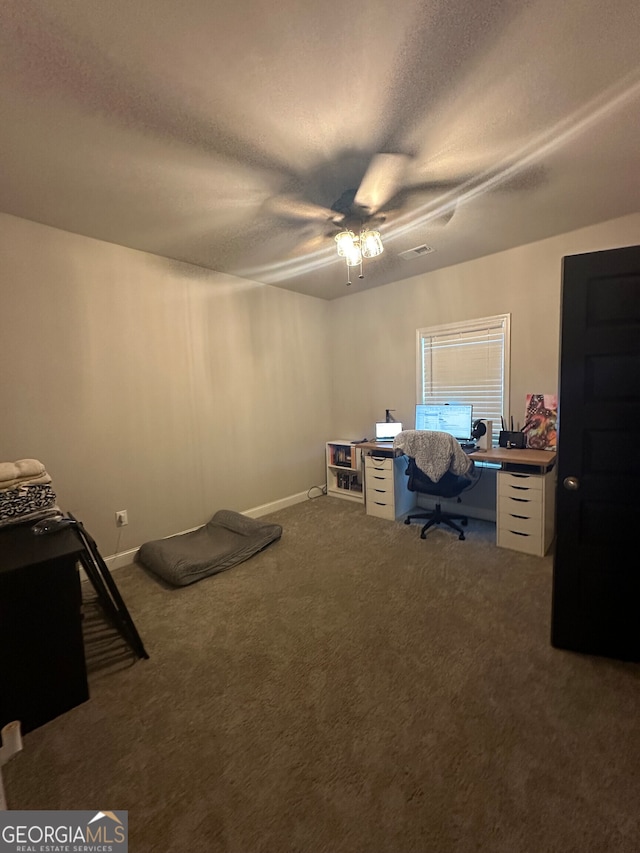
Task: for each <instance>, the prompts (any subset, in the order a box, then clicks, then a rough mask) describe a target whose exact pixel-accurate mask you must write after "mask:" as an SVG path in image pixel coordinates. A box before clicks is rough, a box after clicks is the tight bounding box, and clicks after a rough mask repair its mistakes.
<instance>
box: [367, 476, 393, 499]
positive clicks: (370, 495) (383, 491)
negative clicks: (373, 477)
mask: <svg viewBox="0 0 640 853" xmlns="http://www.w3.org/2000/svg"><path fill="white" fill-rule="evenodd" d="M394 491H395V490H394V485H393V480H380V482H376V483H375V485H372V484H371V483H370V482H368V481H367V500H372V501H385V502H386V503H390V504H393V503H394V499H395V494H394Z"/></svg>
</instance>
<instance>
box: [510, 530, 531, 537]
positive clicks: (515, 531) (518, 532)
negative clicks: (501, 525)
mask: <svg viewBox="0 0 640 853" xmlns="http://www.w3.org/2000/svg"><path fill="white" fill-rule="evenodd" d="M509 533H515V535H516V536H530V535H531V534H530V533H520V531H519V530H510V531H509Z"/></svg>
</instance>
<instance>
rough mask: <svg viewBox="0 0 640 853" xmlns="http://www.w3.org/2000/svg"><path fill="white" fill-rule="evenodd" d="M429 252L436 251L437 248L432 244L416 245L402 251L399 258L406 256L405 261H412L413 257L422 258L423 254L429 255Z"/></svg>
mask: <svg viewBox="0 0 640 853" xmlns="http://www.w3.org/2000/svg"><path fill="white" fill-rule="evenodd" d="M429 252H435V249H434V248H432V247H431V246H426V245H424V244H423V245H422V246H416V247H415V249H407V251H406V252H400V253H399V254H398V257H399V258H404V260H405V261H410V260H411V259H412V258H421V257H422V255H428V254H429Z"/></svg>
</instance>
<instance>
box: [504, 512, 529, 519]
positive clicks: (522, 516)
mask: <svg viewBox="0 0 640 853" xmlns="http://www.w3.org/2000/svg"><path fill="white" fill-rule="evenodd" d="M509 515H510V516H511V518H524V519H527V518H529V516H528V515H516V514H515V512H510V513H509Z"/></svg>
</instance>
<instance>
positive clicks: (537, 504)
mask: <svg viewBox="0 0 640 853" xmlns="http://www.w3.org/2000/svg"><path fill="white" fill-rule="evenodd" d="M498 514H499V515H500V516H502V515H511V514H512V515H515V516H520V517H522V518H542V501H541V500H540V496H539V494H538V493H536V492H534V493H533V495H531V496H529V497H520V495H518V496H513V495H500V496H499V497H498Z"/></svg>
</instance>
